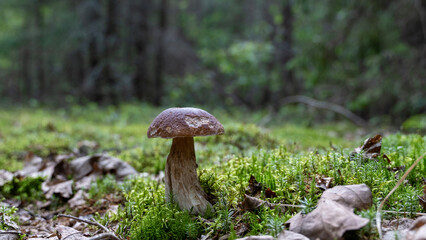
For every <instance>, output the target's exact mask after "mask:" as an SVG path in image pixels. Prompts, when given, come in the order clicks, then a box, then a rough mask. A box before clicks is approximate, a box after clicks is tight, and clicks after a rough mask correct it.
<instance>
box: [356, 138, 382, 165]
mask: <svg viewBox="0 0 426 240" xmlns="http://www.w3.org/2000/svg"><path fill="white" fill-rule="evenodd" d="M381 148H382V136H381V135H380V134H377V135H376V136H374V137H372V138H367V139H366V140H365V141H364V143H363V144H362V146H360V147H357V148H355V150H354V151H353V152H352V153H351V155H352V156H353V155H355V154H360V153H362V154H363V156H364V158H367V159H372V158H377V157H378V156H380V150H381Z"/></svg>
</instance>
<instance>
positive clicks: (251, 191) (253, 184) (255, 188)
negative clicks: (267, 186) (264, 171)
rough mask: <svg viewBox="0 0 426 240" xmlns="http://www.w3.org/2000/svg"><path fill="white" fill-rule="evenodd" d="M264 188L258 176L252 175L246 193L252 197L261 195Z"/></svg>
mask: <svg viewBox="0 0 426 240" xmlns="http://www.w3.org/2000/svg"><path fill="white" fill-rule="evenodd" d="M262 189H263V185H262V183H259V182H257V181H256V178H255V177H254V176H253V175H251V176H250V180H249V185H248V187H247V189H246V194H248V195H249V196H252V197H259V196H260V194H261V192H262Z"/></svg>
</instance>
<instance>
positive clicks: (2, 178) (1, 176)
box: [0, 169, 13, 187]
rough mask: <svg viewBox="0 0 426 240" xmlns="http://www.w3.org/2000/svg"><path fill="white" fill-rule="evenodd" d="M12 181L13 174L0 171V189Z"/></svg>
mask: <svg viewBox="0 0 426 240" xmlns="http://www.w3.org/2000/svg"><path fill="white" fill-rule="evenodd" d="M12 179H13V173H11V172H8V171H6V170H3V169H0V187H2V186H3V185H4V184H6V183H8V182H10V181H12Z"/></svg>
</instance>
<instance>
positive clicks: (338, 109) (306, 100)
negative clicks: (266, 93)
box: [279, 95, 368, 128]
mask: <svg viewBox="0 0 426 240" xmlns="http://www.w3.org/2000/svg"><path fill="white" fill-rule="evenodd" d="M279 103H280V105H285V104H290V103H303V104H306V105H309V106H312V107H316V108H321V109H325V110H329V111H333V112H335V113H338V114H340V115H342V116H344V117H346V118H347V119H349V120H350V121H352V122H353V123H355V124H356V125H358V126H360V127H364V128H365V127H367V126H368V124H367V122H366V121H365V120H364V119H362V118H360V117H359V116H357V115H356V114H355V113H353V112H351V111H349V110H348V109H346V108H344V107H342V106H340V105H338V104H335V103H330V102H322V101H318V100H315V99H313V98H310V97H307V96H302V95H296V96H289V97H285V98H282V99H281V100H280V102H279Z"/></svg>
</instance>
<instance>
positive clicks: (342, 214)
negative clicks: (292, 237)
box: [286, 184, 372, 239]
mask: <svg viewBox="0 0 426 240" xmlns="http://www.w3.org/2000/svg"><path fill="white" fill-rule="evenodd" d="M371 203H372V195H371V190H370V189H369V188H368V187H367V185H365V184H360V185H348V186H338V187H334V188H331V189H328V190H326V191H325V192H324V193H323V195H322V196H321V198H320V200H319V201H318V206H317V207H316V208H315V209H314V210H313V211H312V212H310V213H308V214H306V215H304V214H302V213H298V214H297V215H295V216H294V217H292V218H291V219H290V220H289V221H287V223H286V224H287V225H290V227H289V230H290V231H293V232H296V233H300V234H302V235H305V236H306V237H308V238H310V239H317V238H319V239H340V238H341V237H342V236H343V234H344V233H345V232H346V231H350V230H357V229H360V228H362V227H364V226H365V225H367V223H368V222H369V220H368V219H365V218H362V217H359V216H357V215H355V214H354V213H353V210H354V208H358V209H365V208H368V207H369V206H371Z"/></svg>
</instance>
